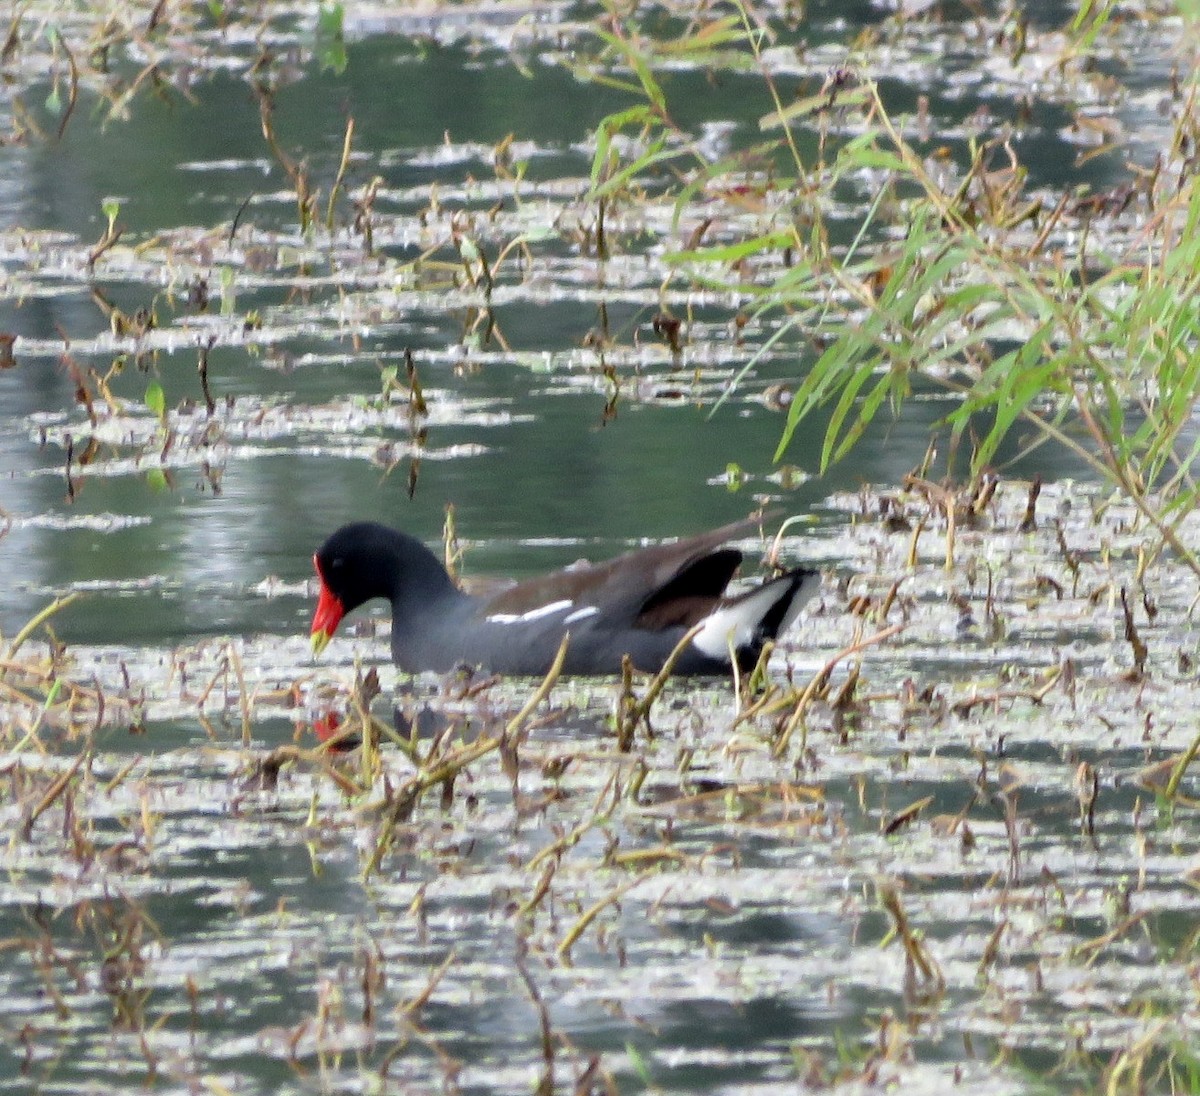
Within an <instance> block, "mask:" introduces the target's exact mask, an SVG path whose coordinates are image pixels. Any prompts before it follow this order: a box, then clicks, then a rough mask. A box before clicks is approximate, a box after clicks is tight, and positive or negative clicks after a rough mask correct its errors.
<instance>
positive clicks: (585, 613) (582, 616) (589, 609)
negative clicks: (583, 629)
mask: <svg viewBox="0 0 1200 1096" xmlns="http://www.w3.org/2000/svg"><path fill="white" fill-rule="evenodd" d="M598 612H600V610H599V609H597V608H596V606H594V605H585V606H584V607H583V608H582V609H576V610H575V612H573V613H572V614H571V615H570V616H569V617H567V618H566V620H564V621H563V623H564V624H574V623H575V621H577V620H586V619H587V618H588V617H590V616H595V615H596V614H597V613H598Z"/></svg>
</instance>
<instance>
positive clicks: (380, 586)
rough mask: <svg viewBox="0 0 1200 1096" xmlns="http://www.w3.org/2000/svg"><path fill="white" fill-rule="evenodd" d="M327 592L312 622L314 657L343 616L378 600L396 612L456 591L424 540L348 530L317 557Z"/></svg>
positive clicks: (362, 524)
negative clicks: (448, 590) (410, 603)
mask: <svg viewBox="0 0 1200 1096" xmlns="http://www.w3.org/2000/svg"><path fill="white" fill-rule="evenodd" d="M313 565H314V566H315V567H316V570H317V578H318V579H319V580H320V583H321V589H320V593H319V596H318V601H317V609H316V612H315V613H314V615H313V622H312V646H313V652H314V654H320V653H321V651H322V650H324V648H325V645H326V644H327V643H328V642H329V640H330V639H331V638H332V636H333V633H334V631H335V630H336V629H337V626H338V624H339V623H340V622H341V619H342V617H344V616H345V615H346V614H347V613H349V612H352V611H353V610H355V609H357V608H358V607H359V606H360V605H362V604H363V603H364V602H367V601H371V600H372V599H373V598H377V597H382V598H387V599H388V600H389V601H390V602H391V603H392V609H393V613H395V612H396V611H398V609H399V607H400V605H401V604H402V603H404V602H406V601H407V600H409V599H410V598H415V599H419V598H420V596H422V594H425V595H426V596H432V595H434V594H436V593H438V592H440V591H441V590H442V589H443V588H444V587H447V586H450V585H451V583H450V578H449V576H448V575H447V574H446V571H445V568H443V567H442V565H441V564H440V563H439V562H438V561H437V558H436V557H435V556H434V555H433V553H432V552H430V551H429V549H428V548H426V547H425V545H423V544H422V543H421V542H420V541H419V540H416V539H415V538H414V537H410V536H408V534H406V533H401V532H399V531H398V530H396V529H389V528H388V527H387V526H386V525H379V524H377V523H375V522H373V521H358V522H354V523H352V524H350V525H343V526H342V527H341V528H340V529H339V530H338V531H337V532H336V533H334V534H333V535H332V536H331V537H329V539H328V540H326V541H325V543H324V544H322V545H321V547H320V548H318V549H317V551H316V554H315V555H314V556H313Z"/></svg>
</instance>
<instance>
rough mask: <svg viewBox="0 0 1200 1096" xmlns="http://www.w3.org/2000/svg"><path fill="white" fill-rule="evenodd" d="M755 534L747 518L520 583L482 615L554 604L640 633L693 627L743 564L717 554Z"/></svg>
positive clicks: (736, 556)
mask: <svg viewBox="0 0 1200 1096" xmlns="http://www.w3.org/2000/svg"><path fill="white" fill-rule="evenodd" d="M756 528H758V520H757V519H755V518H747V519H746V520H744V521H736V522H733V523H732V524H731V525H724V526H722V527H721V528H720V529H713V530H711V531H710V532H707V533H701V534H699V535H698V536H694V537H685V538H684V539H683V540H677V541H675V542H674V543H671V544H656V545H654V546H653V547H650V548H639V549H636V550H634V551H632V552H626V553H625V554H624V555H621V556H617V557H615V558H614V559H610V560H607V561H606V562H604V563H596V564H585V565H583V566H576V567H569V568H567V569H566V570H562V571H556V572H554V573H553V574H550V575H546V576H545V577H543V578H535V579H529V580H528V581H526V582H519V583H517V585H516V586H513V587H510V588H509V589H508V590H505V591H504V592H503V593H500V594H498V595H497V596H496V597H494V598H492V599H491V600H490V601H489V602H488V603H487V605H486V612H487V613H488V615H491V614H493V613H515V614H521V613H527V612H530V611H531V610H533V609H537V608H538V607H539V606H542V605H548V604H551V603H552V602H555V601H571V602H574V603H576V604H579V605H595V606H596V607H597V608H598V609H600V610H601V611H602V612H627V613H628V614H629V617H630V620H631V622H632V621H634V620H635V618H636V624H637V626H639V627H646V628H657V627H666V626H669V625H670V624H672V623H685V622H688V623H694V622H695V621H696V620H699V619H700V618H701V617H703V616H704V615H705V614H706V612H707V611H708V610H709V609H711V608H712V606H713V604H714V603H715V602H716V601H717V599H719V598H720V597H721V595H722V593H723V592H724V590H725V587H726V585H727V584H728V583H729V580H730V579H731V578H732V577H733V574H734V572H735V571H736V570H737V567H738V564H740V563H741V561H742V553H741V552H739V551H738V550H737V549H735V548H728V549H724V550H721V551H718V549H720V548H721V546H722V545H723V544H725V543H727V542H728V541H730V540H733V539H734V538H735V537H739V536H743V535H745V534H747V533H749V532H750V531H751V530H753V529H756ZM705 607H707V608H705Z"/></svg>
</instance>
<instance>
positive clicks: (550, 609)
mask: <svg viewBox="0 0 1200 1096" xmlns="http://www.w3.org/2000/svg"><path fill="white" fill-rule="evenodd" d="M574 604H575V602H573V601H552V602H550V604H549V605H539V606H538V607H537V608H536V609H530V610H529V612H527V613H521V615H520V616H518V615H517V614H516V613H493V614H492V615H491V616H490V617H485V618H484V619H485V620H487V621H488V622H489V623H491V624H528V623H529V622H530V621H533V620H540V619H541V618H542V617H544V616H550V615H551V614H552V613H561V612H562V611H563V610H564V609H569V608H571V606H572V605H574Z"/></svg>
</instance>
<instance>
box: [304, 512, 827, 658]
mask: <svg viewBox="0 0 1200 1096" xmlns="http://www.w3.org/2000/svg"><path fill="white" fill-rule="evenodd" d="M753 526H754V523H753V521H741V522H737V523H735V524H733V525H726V526H724V527H723V528H721V529H714V530H712V532H709V533H701V534H700V535H699V536H695V537H690V538H687V539H685V540H679V541H676V542H675V543H673V544H661V545H657V546H655V547H653V548H642V549H639V550H637V551H633V552H629V553H627V554H625V555H623V556H618V557H617V558H616V559H612V560H609V561H608V562H607V563H600V564H595V565H589V564H583V565H576V566H573V567H568V568H566V569H565V570H562V571H556V572H555V573H553V574H550V575H547V576H546V577H544V578H537V579H531V580H529V581H527V582H521V583H518V584H517V585H515V586H511V587H509V588H508V589H507V590H504V591H503V592H502V593H500V594H499V595H497V596H494V597H475V596H472V595H471V594H467V593H464V592H463V591H462V590H460V589H458V587H457V586H455V585H454V583H453V582H452V581H451V579H450V576H449V575H448V574H447V573H446V569H445V568H444V567H443V566H442V564H441V563H440V562H439V561H438V559H437V557H436V556H434V554H433V553H432V552H431V551H430V550H429V549H428V548H426V547H425V545H423V544H422V543H421V542H420V541H419V540H416V539H415V538H414V537H410V536H408V535H407V534H405V533H401V532H399V531H398V530H395V529H389V528H387V526H384V525H377V524H375V523H374V522H355V523H354V524H352V525H345V526H343V527H342V528H341V529H339V530H338V531H337V532H336V533H334V534H333V535H332V536H331V537H330V538H329V539H328V540H327V541H326V542H325V543H324V544H323V545H321V547H320V549H319V550H318V551H317V553H316V555H314V556H313V563H314V564H315V565H316V569H317V577H318V578H319V580H320V583H321V589H320V596H319V599H318V601H317V609H316V612H315V614H314V615H313V622H312V648H313V653H314V654H320V653H321V651H323V650H324V649H325V646H326V644H327V643H328V642H329V640H330V638H331V637H332V635H333V633H334V631H335V629H336V628H337V626H338V623H339V622H340V621H341V619H342V617H343V616H345V615H346V613H348V612H350V611H351V610H353V609H356V608H357V607H358V606H359V605H362V604H363V602H366V601H370V600H371V599H372V598H377V597H381V598H386V599H387V600H388V601H390V602H391V603H392V659H393V661H394V662H395V663H396V665H397V666H399V667H400V669H402V670H406V671H409V672H410V673H417V672H419V671H422V670H436V671H439V672H445V671H448V670H451V669H453V668H455V667H456V666H459V665H464V664H465V665H468V666H478V667H481V668H482V669H484V670H487V671H491V672H494V673H502V674H529V675H540V674H544V673H545V672H546V671H547V670H548V669H549V668H550V664H551V662H552V661H553V660H554V656H555V654H556V653H557V651H558V647H559V644H560V643H561V641H562V637H563V633H564V632H569V633H570V635H571V639H570V642H569V644H568V647H567V655H566V662H565V663H564V666H563V672H564V673H568V674H616V673H620V672H621V657H622V656H623V655H626V654H628V655H629V656H630V658H631V659H632V660H633V664H634V666H636V667H637V668H638V669H639V670H644V671H649V672H654V671H657V670H659V669H660V668H661V667H662V665H663V663H664V661H665V660H666V658H667V656H668V655H669V654H670V653H671V651H672V650H674V648H675V646H676V644H678V642H679V640H680V639H681V638H682V637H683V635H684V633H685V632H686V631H687V630H688V629H689V628H691V627H692V626H693V625H696V624H700V623H701V622H703V627H702V628H701V630H700V632H699V633H698V634H697V635H696V637H695V638H694V639H693V640H692V642H691V644H690V645H689V647H688V648H687V649H686V650H685V651H684V653H683V655H682V657H681V658H680V659H679V661H678V662H677V663H676V665H675V672H676V673H679V674H723V673H727V672H728V671H729V668H730V662H731V659H730V650H731V648H732V650H733V651H734V652H735V653H736V656H737V661H738V664H739V666H740V667H741V668H743V669H746V668H749V667H752V666H753V665H754V663H755V662H756V661H757V659H758V656H759V654H760V653H761V651H762V646H763V643H764V642H765V641H766V640H768V639H774V638H775V637H776V636H777V635H779V634H780V633H781V632H783V631H784V629H786V628H787V627H788V626H789V625H790V624H791V623H792V621H793V620H795V618H796V616H797V615H798V613H799V611H800V609H801V607H802V606H803V605H804V603H805V602H806V601H808V599H809V598H811V597H812V596H813V594H815V593H816V592H817V589H818V587H819V586H820V578H819V576H818V575H817V574H816V572H814V571H805V570H795V571H789V572H787V573H786V574H783V575H780V576H779V577H778V578H773V579H770V580H769V581H767V582H764V583H762V584H761V585H759V586H756V587H754V588H753V589H751V590H749V591H748V592H747V593H743V594H739V595H737V596H734V597H726V596H725V587H726V586H727V585H728V584H729V580H730V579H731V578H732V577H733V574H734V572H735V571H736V570H737V568H738V565H739V564H740V563H741V562H742V553H741V552H740V551H738V550H737V549H736V548H728V547H725V545H726V544H727V542H728V541H730V540H732V539H733V538H734V537H736V536H738V535H741V534H745V533H747V532H749V530H750V529H751V528H753Z"/></svg>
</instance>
